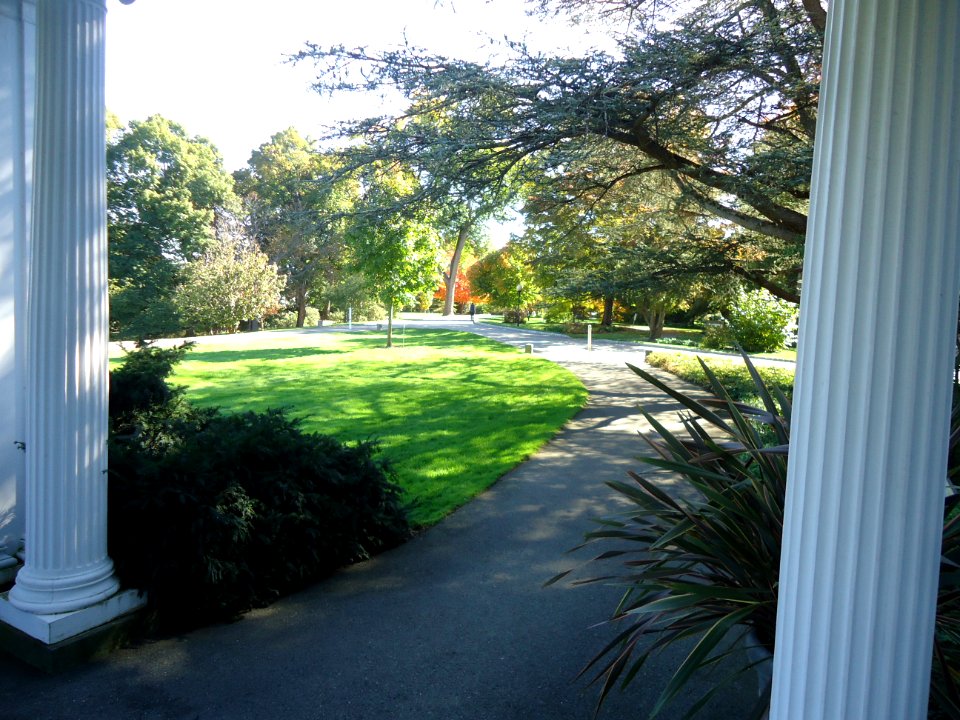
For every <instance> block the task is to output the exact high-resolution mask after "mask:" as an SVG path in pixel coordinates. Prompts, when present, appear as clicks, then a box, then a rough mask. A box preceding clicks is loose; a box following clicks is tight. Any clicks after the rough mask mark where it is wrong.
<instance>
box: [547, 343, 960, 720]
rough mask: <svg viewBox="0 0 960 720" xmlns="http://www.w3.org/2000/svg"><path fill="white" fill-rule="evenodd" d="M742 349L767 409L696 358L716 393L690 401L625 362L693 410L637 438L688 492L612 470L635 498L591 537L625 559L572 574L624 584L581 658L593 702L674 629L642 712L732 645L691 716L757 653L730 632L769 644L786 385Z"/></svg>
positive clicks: (939, 646)
mask: <svg viewBox="0 0 960 720" xmlns="http://www.w3.org/2000/svg"><path fill="white" fill-rule="evenodd" d="M744 360H745V362H746V364H747V365H746V370H747V372H748V373H750V375H751V377H752V379H753V382H754V391H753V392H754V394H755V395H756V396H757V397H758V398H759V399H760V401H761V403H762V407H763V409H758V408H755V407H751V406H748V405H745V404H743V403H738V402H736V401H735V400H734V399H733V398H732V397H731V393H729V392H728V391H727V389H726V388H725V387H724V385H723V384H722V383H721V381H720V379H719V378H718V376H717V375H716V374H715V373H714V372H713V371H712V370H711V368H709V367H707V365H706V364H704V363H702V362H701V368H702V371H703V373H704V375H705V376H706V377H707V379H708V381H709V384H710V388H711V390H712V391H713V393H714V394H715V395H716V396H717V398H718V399H715V400H708V401H703V402H701V401H697V400H695V399H693V398H691V397H688V396H687V395H685V394H683V393H681V392H678V391H676V390H674V389H672V388H670V387H669V386H668V385H666V384H664V383H663V382H662V381H660V380H659V379H658V378H657V377H656V376H654V375H652V374H650V373H648V372H646V371H644V370H641V369H639V368H635V367H633V366H631V369H632V370H633V371H634V372H635V373H637V374H638V375H640V376H641V377H643V378H644V379H645V380H647V381H648V382H650V383H651V384H653V385H654V386H656V387H658V388H660V389H661V390H662V391H663V392H665V393H667V394H668V395H670V396H671V397H673V398H674V399H675V400H676V401H677V402H679V403H680V404H681V405H682V406H683V407H684V408H685V409H686V411H687V415H686V416H685V417H684V419H683V425H684V430H685V432H684V433H682V434H675V433H673V432H671V431H670V430H668V429H667V428H665V427H664V426H663V425H661V424H660V423H658V422H657V421H656V419H655V418H654V417H653V416H651V415H650V414H648V413H644V415H645V417H646V418H647V420H648V422H650V424H651V426H652V427H653V428H654V430H655V433H656V435H655V436H652V437H645V438H644V439H645V440H646V441H647V443H648V444H649V445H650V447H651V448H652V449H653V450H654V451H655V454H656V457H652V458H640V459H641V460H642V461H643V462H645V463H647V464H649V465H652V466H653V467H654V468H657V469H662V470H666V471H669V472H671V473H674V474H676V475H678V476H679V477H681V478H682V479H683V480H684V481H685V483H686V485H687V487H688V488H689V489H690V490H692V491H693V493H692V494H691V493H686V492H681V493H678V494H668V493H666V492H665V491H664V490H662V489H661V488H660V486H659V485H658V484H657V483H656V482H655V481H652V480H649V479H647V478H645V477H643V476H642V475H640V474H637V473H634V472H631V473H629V475H630V477H631V478H632V482H612V483H609V485H610V486H611V487H612V488H613V489H614V490H615V491H616V492H617V493H618V494H620V495H621V496H622V497H623V498H624V499H625V500H626V501H627V502H628V504H629V506H630V507H629V509H627V510H626V511H624V512H623V513H621V514H620V515H617V516H615V517H611V518H607V519H604V520H602V521H601V522H600V529H598V530H595V531H593V532H590V533H588V534H587V543H588V544H593V543H597V542H602V543H615V546H614V547H612V548H611V547H606V548H605V550H604V551H603V552H602V553H600V554H599V555H598V556H597V558H596V560H595V561H594V562H603V563H607V562H610V561H614V562H617V563H619V564H620V570H619V571H617V570H611V569H609V568H604V571H603V573H602V576H601V577H598V578H589V579H586V580H580V581H578V584H583V583H590V582H598V581H605V582H611V581H612V582H614V583H616V584H617V585H619V586H625V587H626V588H627V591H626V594H625V595H624V596H623V598H622V600H621V602H620V604H619V605H618V606H617V608H616V610H615V612H614V614H613V618H612V620H611V622H616V623H618V624H619V625H620V630H619V633H618V634H617V636H616V637H615V638H614V640H613V641H612V642H611V643H610V644H609V645H607V647H605V648H604V649H603V650H602V651H601V652H600V653H599V654H598V655H597V656H596V657H594V658H593V660H591V661H590V663H589V664H588V665H587V667H586V668H585V669H584V671H583V672H584V673H587V672H593V673H595V675H594V680H595V681H602V682H601V690H600V700H599V702H600V703H602V702H603V699H604V698H605V697H606V695H607V694H608V693H609V692H610V690H611V689H613V687H614V686H615V685H616V684H617V683H618V682H619V683H620V684H621V686H626V685H628V684H629V683H630V682H631V681H632V680H633V679H634V678H635V677H636V676H637V674H638V673H639V671H640V670H641V669H642V667H643V665H644V663H645V662H646V660H647V659H648V658H649V657H650V656H651V655H652V654H653V653H655V652H657V651H658V650H660V649H662V648H665V647H667V646H670V645H672V644H673V643H675V642H677V641H685V640H689V639H696V641H697V642H696V645H695V647H694V648H693V650H691V651H690V652H689V654H688V655H687V656H686V658H685V660H684V661H683V662H682V663H681V664H680V666H679V667H677V668H676V669H675V671H674V673H673V675H672V677H671V678H670V680H669V681H668V682H667V685H666V687H665V688H664V689H663V691H662V692H661V694H660V697H659V698H658V700H657V702H656V704H655V706H654V708H653V711H652V712H651V714H650V717H654V716H656V715H658V714H660V713H661V712H662V711H663V709H664V708H665V707H666V706H667V705H668V704H669V703H670V702H671V701H672V700H674V699H675V698H676V697H677V695H678V694H680V693H681V691H682V690H683V689H684V687H685V685H686V683H687V682H688V681H689V679H690V678H691V677H692V675H693V674H694V673H696V672H698V671H701V670H708V669H711V668H713V667H714V665H715V664H716V662H717V661H719V660H721V659H726V660H727V661H728V662H734V663H736V662H737V660H738V659H739V665H735V667H734V669H733V672H732V673H730V674H729V675H727V676H726V677H723V678H719V679H718V680H717V681H716V685H715V686H714V688H712V689H710V690H709V691H708V692H707V693H706V694H705V695H704V696H703V697H702V698H701V699H700V700H699V701H698V702H696V703H695V704H694V705H693V707H692V709H691V710H690V711H689V712H688V713H687V714H686V716H685V717H691V716H693V715H695V714H696V713H697V712H698V711H699V710H701V709H702V708H703V707H705V706H706V703H707V702H708V701H709V699H710V697H711V696H712V694H713V692H714V691H715V690H716V689H717V688H718V687H720V686H722V685H723V684H724V683H726V682H729V681H731V680H733V679H734V678H736V677H737V676H739V675H741V674H742V673H744V672H747V671H749V670H750V669H751V668H753V667H756V666H757V663H758V661H757V660H756V659H755V658H750V657H747V654H746V653H744V652H738V651H737V647H738V646H740V645H741V644H742V645H744V646H746V647H747V648H749V647H750V646H751V645H752V644H754V643H759V645H760V646H762V647H763V648H766V649H767V650H768V651H770V652H771V653H772V652H773V650H774V642H775V639H776V612H777V591H778V585H777V580H778V575H779V563H780V550H781V544H782V532H783V516H784V506H785V497H786V479H787V458H788V453H789V421H788V418H789V417H790V413H791V407H790V401H789V400H788V398H787V397H786V395H785V394H784V393H783V392H781V391H780V390H779V389H778V388H774V389H773V390H772V391H771V390H769V389H768V388H767V385H766V384H765V383H764V381H763V379H762V378H761V376H760V374H759V373H758V372H756V369H755V368H754V367H753V366H752V365H751V364H750V362H749V360H748V359H747V358H746V357H745V358H744ZM718 410H719V412H718ZM715 437H716V438H722V439H721V440H715V439H714V438H715ZM950 457H951V461H950V468H949V476H950V477H951V478H955V477H956V476H957V475H958V473H960V464H958V460H960V409H958V406H957V405H956V404H955V410H954V416H953V427H952V433H951V455H950ZM951 482H955V481H951ZM954 489H956V486H955V485H954ZM956 497H958V496H954V498H951V499H950V500H948V502H947V504H946V508H945V516H944V518H945V519H944V532H943V552H942V562H941V576H940V589H939V596H938V605H937V624H936V637H935V649H934V658H933V673H932V677H931V690H930V696H931V710H930V717H931V718H936V719H937V720H940V718H948V717H951V718H955V717H960V714H958V710H960V572H958V569H960V500H957V499H956ZM568 573H569V571H568V572H567V573H561V574H560V575H558V576H557V577H555V578H553V579H552V580H551V581H550V582H556V581H558V580H560V579H561V578H563V577H565V576H566V575H567V574H568ZM647 638H649V639H650V641H649V642H645V640H646V639H647ZM754 646H755V645H754ZM759 662H769V659H768V660H765V661H759ZM768 704H769V685H768V686H767V688H766V690H765V692H764V693H763V694H762V696H761V698H760V702H759V703H758V704H757V706H756V707H755V708H754V709H753V711H752V713H751V714H750V715H749V716H750V717H760V716H761V715H762V713H763V712H764V710H765V709H766V706H767V705H768Z"/></svg>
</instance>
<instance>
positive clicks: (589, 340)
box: [587, 324, 593, 350]
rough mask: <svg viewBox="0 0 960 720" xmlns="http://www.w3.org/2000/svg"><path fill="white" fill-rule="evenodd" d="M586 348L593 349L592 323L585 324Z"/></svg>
mask: <svg viewBox="0 0 960 720" xmlns="http://www.w3.org/2000/svg"><path fill="white" fill-rule="evenodd" d="M587 350H593V325H590V324H587Z"/></svg>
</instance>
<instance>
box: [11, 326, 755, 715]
mask: <svg viewBox="0 0 960 720" xmlns="http://www.w3.org/2000/svg"><path fill="white" fill-rule="evenodd" d="M414 324H420V323H415V322H412V321H408V322H407V326H408V327H410V326H412V325H414ZM423 324H427V323H423ZM429 324H430V325H437V324H439V325H442V326H447V327H453V326H455V327H457V329H464V330H470V331H473V332H478V333H480V334H482V335H485V336H488V337H491V338H493V339H496V340H499V341H501V342H506V343H509V344H513V345H517V346H522V345H524V344H526V343H530V344H532V345H533V349H534V352H535V354H538V355H542V356H544V357H547V358H549V359H551V360H555V361H556V362H559V363H561V364H562V365H564V366H566V367H568V368H569V369H571V370H572V371H573V372H575V373H576V374H577V375H578V376H579V377H580V378H581V380H582V381H583V382H584V384H585V385H586V386H587V388H588V390H589V391H590V399H589V402H588V405H587V406H586V408H585V409H584V410H583V411H582V412H580V413H579V414H578V415H577V416H576V417H575V418H574V419H573V420H571V421H570V422H569V423H568V424H567V425H566V426H565V427H564V428H563V429H562V430H561V432H560V433H559V434H558V435H557V436H556V437H555V438H554V439H553V440H552V441H551V442H550V443H548V444H547V445H546V446H545V447H544V448H543V449H542V450H541V451H540V452H539V453H537V454H536V455H535V456H534V457H533V458H531V459H530V460H529V461H527V462H525V463H523V464H522V465H520V466H519V467H517V468H515V469H514V470H513V471H511V472H510V473H508V474H507V475H505V476H504V477H503V478H502V479H501V481H500V482H498V483H497V484H496V485H495V486H494V487H493V488H491V489H490V490H489V491H487V492H486V493H484V494H483V495H481V496H480V497H478V498H477V499H476V500H475V501H473V502H471V503H470V504H468V505H467V506H465V507H463V508H461V509H460V510H458V511H457V512H455V513H453V514H452V515H450V516H449V517H448V518H447V519H445V520H444V521H443V522H441V523H440V524H438V525H437V526H435V527H433V528H431V529H430V530H428V531H426V532H425V533H423V534H422V535H420V536H419V537H417V538H416V539H414V540H412V541H411V542H409V543H407V544H406V545H404V546H402V547H399V548H397V549H395V550H393V551H390V552H388V553H385V554H383V555H381V556H379V557H377V558H375V559H374V560H372V561H369V562H366V563H362V564H359V565H356V566H353V567H351V568H348V569H347V570H345V571H343V572H340V573H338V574H337V575H336V576H334V577H332V578H330V579H329V580H326V581H324V582H321V583H319V584H318V585H316V586H314V587H313V588H311V589H309V590H306V591H304V592H301V593H298V594H296V595H294V596H291V597H288V598H286V599H284V600H281V601H280V602H278V603H276V604H275V605H273V606H271V607H269V608H265V609H263V610H257V611H253V612H251V613H249V614H248V615H246V616H245V617H244V618H243V620H241V621H239V622H237V623H234V624H231V625H223V626H217V627H211V628H206V629H202V630H199V631H196V632H193V633H190V634H188V635H185V636H183V637H176V638H171V639H166V640H161V641H155V642H149V643H146V644H143V645H141V646H139V647H135V648H129V649H125V650H121V651H118V652H116V653H115V654H113V655H111V656H109V657H108V658H105V659H102V660H98V661H95V662H92V663H91V664H89V665H87V666H85V667H83V668H80V669H78V670H75V671H72V672H69V673H66V674H63V675H60V676H56V677H47V676H44V675H42V674H40V673H38V672H35V671H33V670H31V669H29V668H27V667H25V666H22V665H21V664H19V663H18V662H16V661H14V660H12V659H10V658H7V657H0V708H2V715H3V717H4V718H5V720H45V719H54V718H64V719H67V718H69V719H70V720H80V719H83V718H90V719H93V718H96V719H98V720H104V719H110V718H143V719H146V718H150V719H153V718H156V719H161V718H163V719H167V718H169V719H178V720H179V719H188V718H191V719H192V718H197V719H203V720H208V719H213V718H230V719H232V720H241V719H243V718H251V719H253V718H258V719H261V718H267V719H270V718H291V719H300V718H303V719H307V718H311V719H324V720H326V719H331V720H341V719H342V720H368V719H369V720H426V719H427V718H437V719H438V720H561V719H562V720H568V719H569V720H589V718H591V717H592V713H593V708H594V703H595V697H596V690H595V688H586V687H585V684H584V682H583V681H582V680H576V679H575V677H576V674H577V672H578V671H579V669H580V668H581V667H582V666H583V664H584V662H585V661H586V660H587V659H588V658H589V657H591V655H592V653H593V652H594V651H595V650H597V649H599V648H600V647H602V646H603V645H604V644H605V641H606V639H608V638H609V637H610V636H611V628H609V627H606V626H600V627H597V626H596V623H598V622H599V621H601V620H602V619H603V618H604V617H606V616H607V614H608V613H609V612H610V611H611V610H612V608H613V607H614V606H615V604H616V602H617V600H618V598H619V590H618V589H616V588H611V587H605V586H600V585H596V586H585V587H580V588H571V587H569V586H565V585H558V586H552V587H550V588H545V589H544V588H543V587H542V584H543V582H544V581H545V580H546V579H547V578H549V577H551V576H553V575H554V574H555V573H557V572H559V571H560V570H563V569H566V568H568V567H570V566H571V565H574V564H577V562H578V557H576V556H574V557H571V556H569V555H565V552H566V551H567V550H568V549H569V548H571V547H573V546H575V545H576V544H578V543H579V542H580V541H581V539H582V536H583V533H584V532H585V531H586V530H587V529H589V527H590V520H591V518H595V517H598V516H601V515H604V514H607V513H609V512H611V511H612V510H614V509H615V507H616V500H615V499H614V498H613V497H612V494H611V492H610V491H609V489H608V488H606V486H605V485H604V482H605V481H608V480H620V479H623V477H624V473H625V471H626V470H627V469H628V468H635V467H636V466H637V464H638V463H637V461H636V460H635V456H636V455H637V454H638V453H640V452H642V451H643V445H642V443H641V442H640V441H639V439H638V438H637V437H636V432H637V430H638V429H640V425H641V418H640V417H639V415H638V412H637V406H638V404H643V405H644V406H645V407H646V408H647V409H648V410H651V411H654V412H656V413H658V415H660V416H661V417H662V418H663V419H664V420H667V421H673V420H675V417H676V407H675V406H674V405H672V404H671V403H670V402H669V401H666V400H665V399H664V397H663V396H662V395H661V394H659V393H657V392H656V391H655V390H654V389H653V388H652V387H651V386H649V385H648V384H646V383H644V382H642V381H641V380H640V378H638V377H637V376H635V375H634V374H633V373H631V372H630V371H629V370H628V369H627V368H626V367H625V364H624V363H625V361H630V362H634V363H635V364H636V363H637V362H638V361H640V360H641V357H640V355H639V354H638V353H637V352H636V350H635V348H632V347H628V348H623V347H619V348H609V347H606V346H604V345H601V346H599V347H598V349H596V350H594V351H593V352H591V353H588V352H587V351H586V349H585V347H583V343H575V342H574V341H570V340H567V339H565V338H561V337H558V336H554V335H546V334H544V333H536V332H530V331H523V330H514V329H512V328H504V327H502V326H499V327H498V326H493V325H483V324H477V325H471V324H470V322H469V320H466V321H465V322H464V321H462V320H456V321H452V322H446V323H429ZM307 332H311V331H307ZM664 481H665V482H669V479H666V478H665V480H664ZM581 555H583V554H581ZM583 559H585V556H582V557H580V558H579V560H583ZM678 661H679V658H678V657H677V656H676V655H673V656H665V655H664V656H659V658H658V659H657V660H656V661H655V662H652V663H650V664H648V666H647V668H646V669H645V670H644V672H643V674H642V675H641V676H640V677H638V678H637V679H636V680H635V681H634V683H633V685H632V686H631V689H630V690H629V691H628V692H627V693H624V694H621V693H617V692H615V693H614V694H612V695H611V697H610V699H609V700H608V702H607V704H606V705H605V706H604V709H603V711H602V712H601V713H600V718H605V719H617V720H621V719H622V720H626V719H627V718H631V719H633V718H642V717H645V716H646V715H647V713H649V711H650V708H651V707H652V706H653V702H654V700H655V699H656V697H657V694H658V693H659V691H660V689H661V688H662V687H663V685H664V683H665V682H666V679H667V677H668V676H669V675H668V673H669V671H670V670H671V668H674V667H676V663H677V662H678ZM755 692H756V690H755V688H754V686H753V683H752V681H750V680H748V681H746V682H745V683H744V685H743V686H742V687H738V688H734V689H731V691H730V692H728V693H727V694H726V695H724V696H721V697H720V698H719V700H720V701H719V702H718V703H717V704H716V705H715V711H714V712H713V713H704V714H703V715H702V718H704V719H705V720H710V719H711V718H715V719H717V720H719V719H720V718H722V719H723V720H728V719H729V718H735V717H740V716H741V715H742V713H743V709H744V708H745V707H749V705H750V704H751V701H752V697H751V696H752V695H753V694H754V693H755ZM697 696H698V695H695V696H694V699H695V697H697ZM678 710H679V708H678V707H674V708H671V709H670V711H669V712H668V713H667V714H665V715H664V717H668V718H669V717H677V716H679V713H678V712H677V711H678Z"/></svg>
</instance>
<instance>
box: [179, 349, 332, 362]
mask: <svg viewBox="0 0 960 720" xmlns="http://www.w3.org/2000/svg"><path fill="white" fill-rule="evenodd" d="M344 352H346V350H344V348H342V347H329V348H327V347H289V348H251V349H249V350H208V351H206V352H204V351H203V350H200V351H197V350H194V351H193V352H191V353H190V354H189V355H187V357H186V358H185V360H186V361H187V362H206V363H221V362H230V363H232V362H240V361H243V360H289V359H292V358H303V357H311V356H314V355H337V354H342V353H344Z"/></svg>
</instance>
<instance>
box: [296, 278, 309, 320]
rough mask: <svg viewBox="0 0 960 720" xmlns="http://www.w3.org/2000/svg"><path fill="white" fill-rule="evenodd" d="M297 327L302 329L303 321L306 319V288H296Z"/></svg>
mask: <svg viewBox="0 0 960 720" xmlns="http://www.w3.org/2000/svg"><path fill="white" fill-rule="evenodd" d="M296 301H297V327H298V328H302V327H303V321H304V320H306V318H307V288H306V287H305V286H300V287H298V288H297V295H296Z"/></svg>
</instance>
